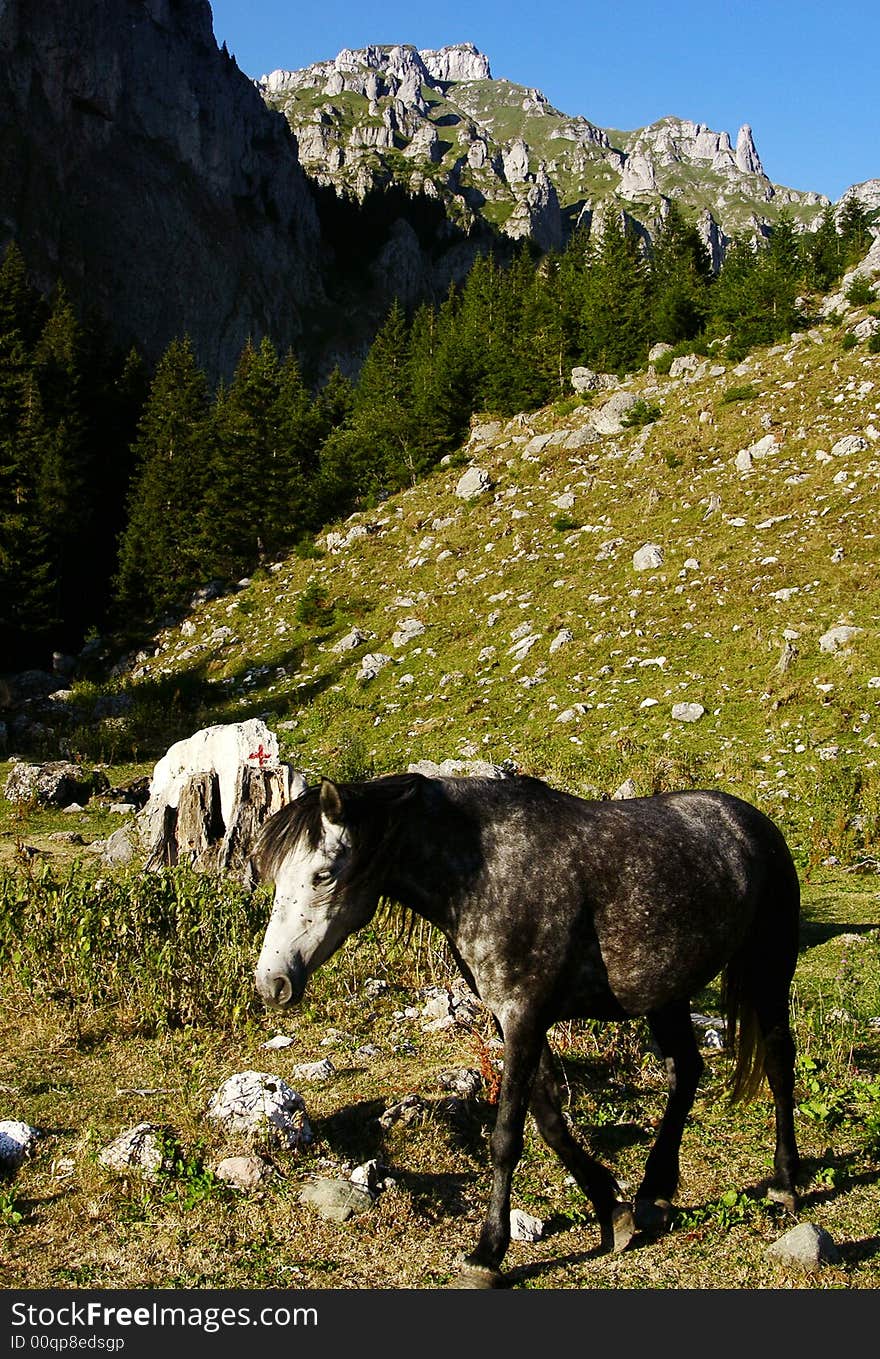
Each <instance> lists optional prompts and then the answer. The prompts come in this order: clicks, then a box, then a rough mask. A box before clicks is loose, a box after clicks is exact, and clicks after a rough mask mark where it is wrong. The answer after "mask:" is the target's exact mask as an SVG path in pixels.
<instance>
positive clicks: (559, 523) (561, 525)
mask: <svg viewBox="0 0 880 1359" xmlns="http://www.w3.org/2000/svg"><path fill="white" fill-rule="evenodd" d="M550 523H551V525H552V527H553V528H555V529H556V532H557V533H570V532H571V531H572V529H578V528H580V524H579V523H578V522H577V520H576V519H572V517H571V515H570V514H557V515H556V518H555V519H551V520H550Z"/></svg>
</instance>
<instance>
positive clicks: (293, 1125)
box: [208, 1071, 312, 1151]
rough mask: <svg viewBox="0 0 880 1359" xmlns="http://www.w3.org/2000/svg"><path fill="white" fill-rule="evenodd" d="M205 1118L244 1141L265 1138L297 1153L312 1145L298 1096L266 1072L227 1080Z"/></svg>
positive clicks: (239, 1073) (305, 1116) (300, 1098)
mask: <svg viewBox="0 0 880 1359" xmlns="http://www.w3.org/2000/svg"><path fill="white" fill-rule="evenodd" d="M208 1118H210V1119H213V1120H214V1122H216V1123H222V1124H224V1125H225V1126H226V1127H227V1128H228V1129H229V1131H230V1132H233V1133H241V1134H243V1135H244V1136H245V1137H247V1138H258V1137H265V1136H267V1135H268V1136H269V1137H270V1138H272V1139H274V1140H277V1141H280V1142H281V1143H282V1145H284V1146H285V1147H286V1148H287V1150H288V1151H299V1150H301V1148H303V1147H306V1146H308V1145H309V1143H310V1142H311V1141H312V1128H311V1124H310V1123H309V1120H308V1117H307V1114H306V1106H305V1101H304V1100H303V1098H302V1095H300V1094H298V1093H297V1091H296V1090H294V1089H293V1088H292V1087H291V1086H289V1085H288V1084H287V1082H286V1081H284V1080H282V1079H281V1077H280V1076H273V1075H271V1074H270V1073H269V1072H267V1071H240V1072H238V1073H237V1074H236V1075H234V1076H230V1077H229V1080H227V1081H225V1082H224V1083H223V1085H221V1087H220V1089H219V1090H217V1091H215V1093H214V1094H213V1095H212V1096H211V1099H210V1102H209V1104H208Z"/></svg>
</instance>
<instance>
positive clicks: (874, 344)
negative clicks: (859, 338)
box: [868, 330, 880, 354]
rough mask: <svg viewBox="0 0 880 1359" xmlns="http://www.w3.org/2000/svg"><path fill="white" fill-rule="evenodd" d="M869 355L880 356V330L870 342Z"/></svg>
mask: <svg viewBox="0 0 880 1359" xmlns="http://www.w3.org/2000/svg"><path fill="white" fill-rule="evenodd" d="M868 353H869V354H880V330H878V331H876V332H875V333H874V334H873V335H872V336H871V338H870V339H869V341H868Z"/></svg>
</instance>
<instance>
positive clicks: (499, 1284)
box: [447, 1264, 505, 1288]
mask: <svg viewBox="0 0 880 1359" xmlns="http://www.w3.org/2000/svg"><path fill="white" fill-rule="evenodd" d="M447 1287H448V1288H504V1287H505V1279H504V1275H503V1274H502V1273H501V1271H500V1270H498V1269H489V1268H488V1266H487V1265H469V1264H465V1265H463V1266H462V1269H461V1270H460V1272H459V1273H458V1274H457V1275H456V1277H455V1278H454V1279H453V1281H452V1283H451V1284H447Z"/></svg>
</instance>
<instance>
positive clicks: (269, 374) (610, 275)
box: [0, 199, 871, 670]
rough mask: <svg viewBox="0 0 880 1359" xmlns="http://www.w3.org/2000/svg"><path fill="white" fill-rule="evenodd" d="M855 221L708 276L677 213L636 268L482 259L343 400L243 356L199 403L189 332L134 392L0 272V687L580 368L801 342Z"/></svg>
mask: <svg viewBox="0 0 880 1359" xmlns="http://www.w3.org/2000/svg"><path fill="white" fill-rule="evenodd" d="M870 239H871V238H870V232H869V229H868V222H867V219H866V215H865V213H864V210H863V209H862V208H861V207H860V205H859V204H858V202H857V200H855V199H850V200H848V201H847V203H846V205H845V206H844V208H843V209H842V211H841V212H840V213H839V214H838V215H837V217H836V218H835V216H834V214H833V212H832V211H831V210H830V209H829V210H828V211H827V212H826V214H825V216H824V218H823V219H822V220H821V222H820V224H819V227H818V229H817V230H816V231H814V232H809V233H799V232H797V231H795V229H794V228H793V226H792V224H791V223H790V222H787V221H786V220H784V219H783V220H782V222H781V223H780V224H779V225H778V226H777V228H776V229H775V231H774V232H773V234H772V236H771V237H770V238H769V240H767V241H766V242H762V243H760V244H758V245H757V246H756V245H755V244H754V243H752V242H750V241H747V240H737V241H735V242H734V243H733V244H732V246H731V247H730V248H729V250H728V252H727V255H726V258H725V261H724V264H723V266H722V268H721V270H720V272H719V273H718V274H717V275H714V274H713V273H712V270H711V267H710V262H709V258H708V255H707V253H706V251H705V248H704V246H703V244H702V241H701V239H700V237H699V235H698V233H697V232H696V230H695V229H694V228H693V227H692V226H690V225H689V224H688V223H687V221H686V220H685V219H684V217H683V216H682V215H681V214H680V213H679V212H678V210H677V209H676V208H675V207H674V206H673V207H672V208H671V209H670V211H669V214H668V216H667V218H666V221H665V222H664V224H663V227H662V229H661V230H660V231H659V232H658V233H657V235H656V236H655V239H654V242H653V245H652V247H651V248H650V250H646V249H645V247H644V243H643V242H642V241H641V240H640V239H639V238H638V236H637V235H636V234H635V233H634V232H631V231H630V230H628V229H626V228H625V227H624V226H623V225H622V224H621V223H620V222H619V221H618V220H617V219H616V218H613V217H611V218H609V220H608V223H607V225H606V227H605V229H604V231H603V233H602V235H601V237H600V238H598V239H597V238H595V237H593V236H590V235H589V234H587V233H585V232H580V231H578V232H575V234H574V235H573V236H572V238H571V239H570V241H569V242H568V244H567V246H566V247H565V249H564V250H563V251H562V252H561V253H559V254H556V255H549V256H543V257H537V256H536V255H534V254H533V253H531V252H530V250H529V249H528V247H526V246H523V247H522V248H521V249H520V251H519V253H517V254H516V255H515V257H514V258H513V259H512V260H510V261H508V262H506V263H502V262H501V261H500V260H499V259H498V258H496V257H495V256H494V255H493V254H491V253H487V254H485V255H482V256H480V257H479V258H478V259H477V261H476V263H475V264H474V266H473V268H472V270H471V272H470V274H469V275H468V278H467V280H466V282H465V283H464V285H463V286H462V287H460V288H458V289H451V290H450V292H449V294H448V295H447V296H446V297H445V298H444V299H443V300H442V301H439V302H437V303H425V304H423V305H422V306H420V307H418V308H417V309H416V310H415V311H414V312H413V313H412V314H406V313H405V312H404V310H403V309H402V308H401V307H400V305H398V304H396V303H395V304H394V305H393V306H392V307H391V309H390V311H389V313H388V315H387V317H386V319H385V321H384V323H383V324H382V326H381V327H380V329H379V330H378V333H377V334H376V335H375V337H374V339H373V342H372V345H371V347H370V348H369V351H368V353H367V354H366V357H365V359H364V362H363V364H362V366H361V368H360V372H359V374H358V376H357V378H356V380H351V379H349V378H347V377H345V376H344V375H343V374H342V373H341V372H339V371H338V370H334V371H333V372H332V373H330V374H329V376H324V377H322V378H321V379H317V378H316V377H315V375H314V374H313V373H312V372H311V371H310V370H309V364H308V356H307V355H302V356H300V355H294V354H292V353H283V354H282V353H278V352H277V351H276V349H275V347H274V345H273V343H272V340H271V337H265V338H262V339H260V340H254V341H253V342H252V343H249V344H248V345H247V346H246V347H245V349H244V351H243V352H242V354H241V355H240V358H239V361H238V363H237V366H236V369H235V372H234V373H233V374H232V375H231V377H230V378H229V379H228V381H226V382H223V383H221V385H220V386H219V387H217V388H216V389H212V387H211V385H210V384H209V382H208V379H207V378H206V376H205V374H204V372H203V371H202V370H201V369H200V367H199V364H198V362H197V359H196V356H195V355H194V352H193V349H192V346H191V344H190V342H189V340H188V338H187V336H186V334H185V332H184V331H183V327H182V333H181V336H180V338H179V339H177V340H175V341H174V342H173V343H172V344H171V345H169V347H168V349H167V350H166V352H165V353H164V355H163V356H162V358H161V359H160V361H159V362H158V364H157V365H156V367H155V370H154V371H153V372H148V371H147V369H146V367H145V365H144V363H143V362H142V360H141V359H140V358H139V356H138V355H137V354H136V353H134V352H132V353H129V354H125V355H121V354H116V353H113V352H112V351H111V350H110V349H109V347H108V345H107V343H106V341H105V339H104V337H102V335H101V334H100V332H99V330H98V329H96V328H95V327H90V326H87V325H86V324H85V323H83V321H82V320H81V319H80V318H78V317H77V316H76V315H74V313H73V310H72V308H71V306H70V304H69V302H68V300H67V299H66V297H65V294H64V292H63V290H62V289H61V288H58V289H56V290H55V292H54V293H53V295H52V296H50V297H48V298H47V297H44V296H43V295H41V294H40V293H39V292H37V291H36V290H35V289H34V288H33V287H32V285H31V283H30V281H29V277H28V268H27V261H26V260H25V259H23V258H22V256H21V254H20V252H19V251H18V249H17V248H16V246H15V245H12V246H10V247H9V248H8V250H7V252H6V254H5V257H4V259H3V261H2V265H0V656H2V661H0V669H4V670H11V669H14V668H18V667H20V666H22V665H29V664H45V663H46V661H47V659H48V655H49V652H50V651H51V650H52V649H53V648H60V649H62V650H70V649H76V648H78V647H79V646H80V645H81V643H82V641H83V639H84V638H85V637H86V635H87V634H88V633H89V632H90V631H92V630H94V629H100V630H106V629H108V628H109V629H117V628H120V627H122V626H125V627H127V628H131V627H132V625H133V624H136V623H137V622H138V621H140V622H143V623H147V622H149V620H151V619H153V618H155V617H157V616H158V615H161V614H163V613H164V612H167V611H168V610H174V609H175V608H177V607H179V606H180V605H181V604H183V603H184V602H185V601H186V600H187V599H188V598H189V596H190V595H191V594H192V592H193V590H194V589H195V588H197V587H198V586H200V585H202V584H203V583H205V582H206V581H208V580H212V579H220V580H235V579H237V578H238V577H240V576H242V575H244V574H245V573H248V572H250V571H252V570H254V569H255V568H256V567H258V566H259V565H260V563H262V562H266V561H271V560H273V559H276V558H278V557H279V556H281V555H283V554H285V553H288V552H290V551H293V550H297V548H298V547H299V548H300V550H308V547H307V546H306V545H308V544H310V543H311V540H312V538H313V535H314V534H315V532H316V531H317V530H318V529H320V528H321V527H322V526H323V525H324V524H327V523H329V522H331V521H333V520H335V519H337V518H339V517H341V516H344V515H346V514H348V513H350V512H351V511H352V510H354V509H355V508H356V507H358V506H369V505H371V504H376V503H378V502H379V501H381V500H382V499H383V498H384V497H385V496H386V495H388V494H390V493H391V492H393V491H395V490H397V489H400V488H401V487H403V486H405V485H408V484H411V483H412V482H414V481H416V480H417V479H418V478H420V477H421V476H423V475H424V474H425V473H426V472H427V471H429V470H430V469H431V468H432V467H433V466H434V465H436V463H437V462H438V461H439V460H440V459H441V458H442V457H443V456H444V455H445V454H447V453H449V452H450V451H451V450H452V449H454V448H455V447H456V446H457V445H458V444H459V443H460V442H461V440H462V438H463V436H464V433H465V431H466V430H467V427H468V423H469V420H470V417H471V415H472V414H473V413H474V412H476V411H483V412H487V413H495V414H498V415H501V416H511V415H513V414H515V413H516V412H518V411H526V410H529V409H535V408H537V407H539V406H541V405H544V404H547V403H548V402H551V401H554V400H558V399H567V398H570V397H571V396H572V389H571V382H570V373H571V369H572V367H574V366H578V365H581V366H586V367H589V368H592V369H595V370H597V371H602V372H614V373H617V374H623V373H625V372H631V371H634V370H636V369H638V368H641V367H643V366H644V365H645V364H646V362H647V355H648V350H649V348H650V347H651V346H652V345H653V344H656V343H657V342H660V341H663V342H665V343H667V344H669V345H672V346H675V347H677V348H678V349H679V351H680V352H687V351H688V350H691V351H695V352H707V351H708V349H709V346H710V345H713V344H715V345H716V346H718V347H719V348H720V350H721V352H722V353H723V354H724V355H725V356H726V357H728V358H734V359H735V358H737V357H741V356H743V355H745V354H746V353H747V352H748V350H749V349H750V348H751V347H752V346H754V345H757V344H767V343H772V342H774V341H775V340H777V339H780V338H783V337H787V336H788V335H789V334H790V333H791V332H792V331H793V330H798V329H801V328H803V327H804V326H805V325H808V324H810V322H811V316H810V299H815V298H816V297H818V296H820V295H821V294H823V293H825V292H827V291H828V290H829V289H830V288H831V287H832V286H833V284H834V283H835V282H836V281H837V280H838V279H839V278H840V277H841V275H842V274H843V273H844V272H845V270H846V269H847V268H849V267H851V266H852V264H853V263H855V262H856V261H857V260H859V259H861V258H862V256H863V255H864V253H865V251H866V250H867V248H868V246H869V244H870Z"/></svg>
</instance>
